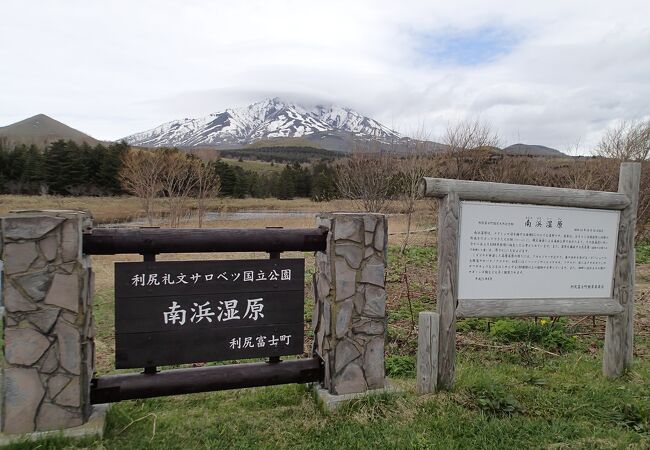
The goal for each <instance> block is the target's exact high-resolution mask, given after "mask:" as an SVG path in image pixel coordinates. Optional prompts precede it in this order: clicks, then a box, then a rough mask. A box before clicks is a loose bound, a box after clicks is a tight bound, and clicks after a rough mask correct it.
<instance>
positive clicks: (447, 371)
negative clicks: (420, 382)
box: [437, 191, 460, 389]
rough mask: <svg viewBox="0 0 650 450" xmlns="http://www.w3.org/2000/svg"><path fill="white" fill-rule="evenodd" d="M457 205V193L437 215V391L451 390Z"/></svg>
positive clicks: (445, 199) (446, 198)
mask: <svg viewBox="0 0 650 450" xmlns="http://www.w3.org/2000/svg"><path fill="white" fill-rule="evenodd" d="M459 218H460V201H459V199H458V194H457V193H456V192H453V191H452V192H450V193H449V194H447V195H445V196H444V197H443V198H442V199H441V200H440V206H439V212H438V296H437V308H438V314H440V329H439V344H438V383H437V385H438V388H439V389H451V388H452V387H453V386H454V371H455V363H454V361H455V359H456V306H457V304H458V225H459V222H458V220H459Z"/></svg>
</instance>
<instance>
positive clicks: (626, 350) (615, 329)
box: [603, 163, 641, 377]
mask: <svg viewBox="0 0 650 450" xmlns="http://www.w3.org/2000/svg"><path fill="white" fill-rule="evenodd" d="M640 179H641V166H640V165H639V164H638V163H623V164H621V169H620V174H619V179H618V192H620V193H622V194H625V195H627V196H628V197H629V199H630V204H629V205H628V206H627V207H626V208H625V209H623V210H622V211H621V218H620V221H619V231H618V246H617V250H616V268H615V271H614V298H615V299H616V300H617V301H618V302H619V303H620V305H621V306H622V307H623V312H622V313H620V314H616V315H611V316H608V317H607V325H606V328H605V346H604V354H603V374H604V375H605V376H607V377H618V376H620V375H622V374H623V373H624V372H625V370H627V369H628V368H629V367H630V366H631V364H632V354H633V350H634V330H633V326H634V323H633V322H634V278H635V277H634V271H635V253H634V234H635V225H636V212H637V207H638V203H639V183H640Z"/></svg>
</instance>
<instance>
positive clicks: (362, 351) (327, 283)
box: [312, 213, 388, 395]
mask: <svg viewBox="0 0 650 450" xmlns="http://www.w3.org/2000/svg"><path fill="white" fill-rule="evenodd" d="M316 224H317V225H318V226H321V227H325V228H327V229H328V230H329V234H328V237H327V249H326V251H325V252H318V253H317V254H316V273H315V274H314V280H313V281H314V282H313V286H314V299H315V301H314V303H315V305H314V316H313V320H312V324H313V325H312V326H313V329H314V340H315V342H314V351H315V352H316V353H317V354H318V355H320V357H321V358H322V359H323V361H324V363H325V379H324V388H326V389H327V390H328V391H329V393H330V394H334V395H343V394H356V393H362V392H366V391H368V390H370V389H381V388H384V387H385V379H384V376H385V370H384V343H385V340H386V291H385V289H384V273H385V268H386V258H387V252H386V249H387V242H388V227H387V225H388V223H387V219H386V216H384V215H381V214H357V213H332V214H320V215H318V217H317V219H316Z"/></svg>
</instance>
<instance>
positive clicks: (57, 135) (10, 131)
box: [0, 113, 99, 147]
mask: <svg viewBox="0 0 650 450" xmlns="http://www.w3.org/2000/svg"><path fill="white" fill-rule="evenodd" d="M0 138H2V140H3V143H4V145H7V146H14V145H20V144H25V145H32V144H34V145H36V146H38V147H45V146H47V145H48V144H50V143H52V142H55V141H58V140H59V139H63V140H66V141H67V140H71V141H74V142H77V143H78V144H81V143H83V142H86V143H88V144H90V145H96V144H98V143H99V141H98V140H97V139H95V138H93V137H91V136H88V135H87V134H85V133H82V132H81V131H79V130H76V129H74V128H72V127H69V126H68V125H66V124H64V123H62V122H59V121H58V120H56V119H53V118H51V117H50V116H48V115H46V114H42V113H41V114H36V115H35V116H32V117H28V118H27V119H23V120H21V121H19V122H16V123H12V124H11V125H7V126H6V127H0Z"/></svg>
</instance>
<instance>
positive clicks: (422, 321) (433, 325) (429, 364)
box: [417, 311, 440, 394]
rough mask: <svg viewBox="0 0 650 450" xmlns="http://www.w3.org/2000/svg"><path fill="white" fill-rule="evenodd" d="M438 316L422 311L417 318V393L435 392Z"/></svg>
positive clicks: (436, 380) (436, 381)
mask: <svg viewBox="0 0 650 450" xmlns="http://www.w3.org/2000/svg"><path fill="white" fill-rule="evenodd" d="M439 330H440V315H438V313H434V312H428V311H423V312H421V313H420V316H419V327H418V362H417V393H418V394H429V393H431V392H435V391H436V386H437V383H438V332H439Z"/></svg>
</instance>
